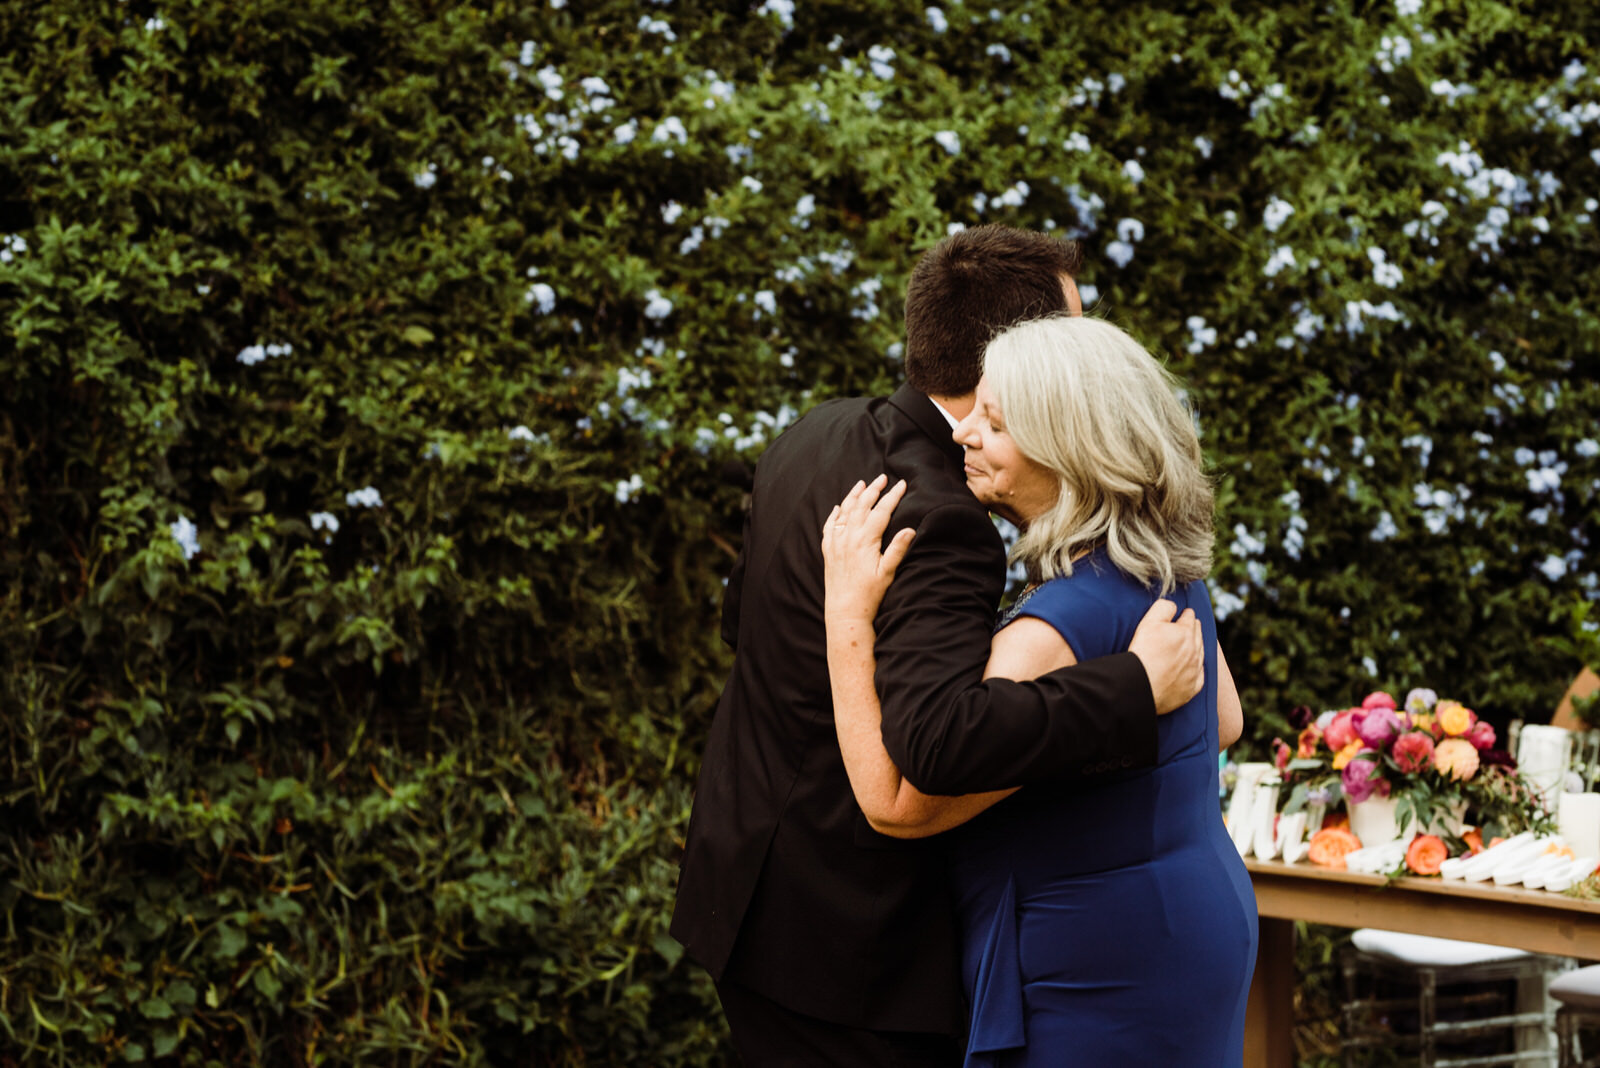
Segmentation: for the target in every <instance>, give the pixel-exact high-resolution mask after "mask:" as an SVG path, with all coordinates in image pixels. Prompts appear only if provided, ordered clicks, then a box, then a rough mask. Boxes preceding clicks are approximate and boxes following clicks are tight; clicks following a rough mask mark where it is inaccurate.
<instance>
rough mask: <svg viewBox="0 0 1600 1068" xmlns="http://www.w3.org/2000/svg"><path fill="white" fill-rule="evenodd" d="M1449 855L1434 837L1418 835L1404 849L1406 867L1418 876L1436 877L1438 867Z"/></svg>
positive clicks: (1442, 844) (1441, 843)
mask: <svg viewBox="0 0 1600 1068" xmlns="http://www.w3.org/2000/svg"><path fill="white" fill-rule="evenodd" d="M1449 855H1450V851H1449V850H1448V849H1446V848H1445V845H1444V843H1443V842H1441V841H1440V840H1439V839H1438V838H1437V837H1436V836H1434V835H1431V834H1419V835H1417V836H1416V837H1415V838H1413V839H1412V840H1411V845H1410V846H1409V847H1407V849H1406V867H1408V868H1410V869H1411V870H1412V871H1414V872H1416V873H1417V874H1418V875H1438V874H1439V865H1440V864H1443V863H1444V858H1445V857H1447V856H1449Z"/></svg>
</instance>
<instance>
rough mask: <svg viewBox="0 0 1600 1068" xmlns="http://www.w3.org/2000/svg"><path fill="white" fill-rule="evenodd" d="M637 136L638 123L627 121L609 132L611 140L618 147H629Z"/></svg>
mask: <svg viewBox="0 0 1600 1068" xmlns="http://www.w3.org/2000/svg"><path fill="white" fill-rule="evenodd" d="M638 136H639V121H638V120H637V119H629V120H628V121H627V122H625V123H623V124H622V125H621V126H618V127H617V128H616V129H615V130H612V131H611V139H612V140H613V141H615V142H616V143H617V144H619V145H631V144H632V143H633V139H634V138H635V137H638Z"/></svg>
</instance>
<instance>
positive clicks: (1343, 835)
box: [1310, 827, 1361, 870]
mask: <svg viewBox="0 0 1600 1068" xmlns="http://www.w3.org/2000/svg"><path fill="white" fill-rule="evenodd" d="M1360 848H1361V839H1359V838H1357V837H1356V836H1355V835H1353V834H1351V833H1350V832H1349V831H1348V830H1346V829H1345V828H1343V827H1325V828H1323V829H1322V830H1320V831H1318V832H1317V833H1316V834H1314V835H1312V836H1311V853H1310V855H1311V863H1313V864H1317V865H1320V866H1321V867H1324V868H1338V869H1340V870H1343V869H1344V866H1345V864H1344V857H1345V854H1346V853H1353V852H1355V851H1356V850H1357V849H1360Z"/></svg>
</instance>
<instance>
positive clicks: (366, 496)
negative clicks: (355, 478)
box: [344, 486, 383, 508]
mask: <svg viewBox="0 0 1600 1068" xmlns="http://www.w3.org/2000/svg"><path fill="white" fill-rule="evenodd" d="M344 503H345V504H347V505H349V506H350V507H352V508H356V507H361V508H382V507H383V497H382V496H381V495H380V494H379V493H378V491H377V489H376V487H373V486H365V487H363V488H361V489H358V490H351V491H350V492H349V493H346V494H345V495H344Z"/></svg>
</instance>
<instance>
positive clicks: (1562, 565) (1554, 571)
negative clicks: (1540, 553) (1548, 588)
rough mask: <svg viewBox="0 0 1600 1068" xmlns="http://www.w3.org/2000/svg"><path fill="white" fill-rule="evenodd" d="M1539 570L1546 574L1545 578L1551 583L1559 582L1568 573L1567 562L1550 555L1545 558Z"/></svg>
mask: <svg viewBox="0 0 1600 1068" xmlns="http://www.w3.org/2000/svg"><path fill="white" fill-rule="evenodd" d="M1539 570H1540V571H1543V572H1544V577H1545V578H1547V579H1549V580H1550V581H1551V582H1557V581H1559V580H1560V579H1561V577H1562V576H1563V575H1565V574H1566V573H1567V562H1566V560H1565V559H1563V558H1562V557H1559V556H1555V555H1550V556H1547V557H1545V558H1544V563H1542V564H1540V565H1539Z"/></svg>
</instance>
